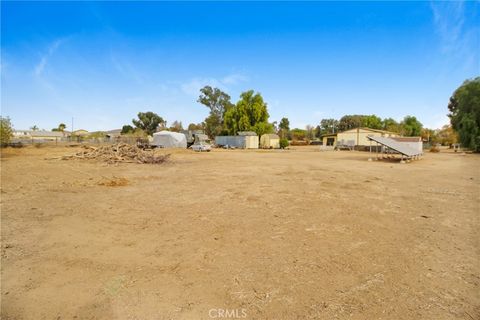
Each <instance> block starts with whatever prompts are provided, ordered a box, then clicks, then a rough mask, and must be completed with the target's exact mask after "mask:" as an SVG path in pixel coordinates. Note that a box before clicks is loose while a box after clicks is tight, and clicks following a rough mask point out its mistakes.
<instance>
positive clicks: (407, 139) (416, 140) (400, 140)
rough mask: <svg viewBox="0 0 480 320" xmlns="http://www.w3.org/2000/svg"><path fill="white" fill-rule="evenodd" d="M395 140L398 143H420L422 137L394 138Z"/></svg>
mask: <svg viewBox="0 0 480 320" xmlns="http://www.w3.org/2000/svg"><path fill="white" fill-rule="evenodd" d="M392 139H393V140H395V141H398V142H420V141H422V137H392Z"/></svg>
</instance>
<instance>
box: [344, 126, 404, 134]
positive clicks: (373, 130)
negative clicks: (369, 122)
mask: <svg viewBox="0 0 480 320" xmlns="http://www.w3.org/2000/svg"><path fill="white" fill-rule="evenodd" d="M357 129H361V130H365V131H371V132H380V133H388V134H398V133H396V132H392V131H387V130H380V129H372V128H367V127H360V128H352V129H348V130H345V131H342V132H339V133H343V132H348V131H354V130H357Z"/></svg>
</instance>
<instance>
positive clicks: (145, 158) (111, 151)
mask: <svg viewBox="0 0 480 320" xmlns="http://www.w3.org/2000/svg"><path fill="white" fill-rule="evenodd" d="M83 148H84V149H85V150H83V151H80V152H77V153H76V154H74V155H69V156H63V157H62V160H72V159H87V160H98V161H103V162H106V163H109V164H112V163H120V162H127V163H163V162H165V161H166V160H167V159H168V158H169V157H170V154H155V150H143V149H140V148H138V147H137V146H133V145H129V144H125V143H119V144H114V145H108V146H101V147H91V146H84V147H83Z"/></svg>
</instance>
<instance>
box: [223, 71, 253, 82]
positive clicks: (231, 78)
mask: <svg viewBox="0 0 480 320" xmlns="http://www.w3.org/2000/svg"><path fill="white" fill-rule="evenodd" d="M246 81H248V77H247V76H245V75H244V74H241V73H233V74H230V75H228V76H226V77H224V78H223V79H222V81H221V82H222V83H223V84H226V85H236V84H238V83H240V82H246Z"/></svg>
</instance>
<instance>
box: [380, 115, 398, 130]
mask: <svg viewBox="0 0 480 320" xmlns="http://www.w3.org/2000/svg"><path fill="white" fill-rule="evenodd" d="M382 129H383V130H387V131H391V132H396V133H400V124H399V123H398V122H397V121H395V119H393V118H385V119H383V121H382Z"/></svg>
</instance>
